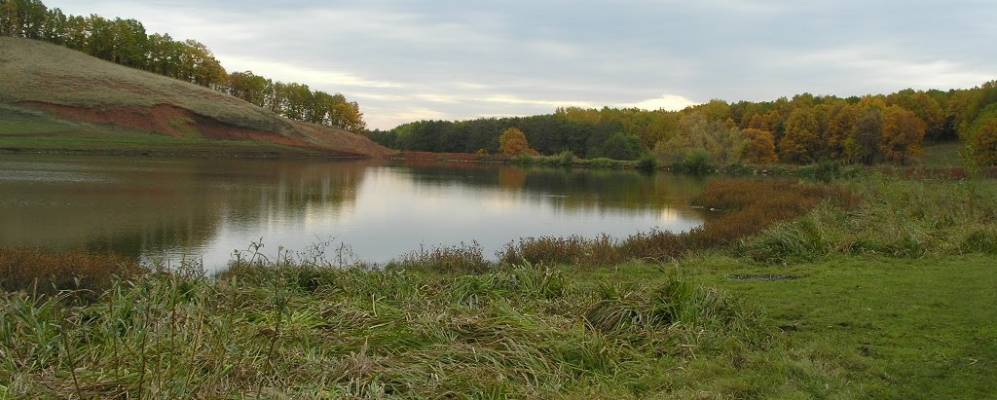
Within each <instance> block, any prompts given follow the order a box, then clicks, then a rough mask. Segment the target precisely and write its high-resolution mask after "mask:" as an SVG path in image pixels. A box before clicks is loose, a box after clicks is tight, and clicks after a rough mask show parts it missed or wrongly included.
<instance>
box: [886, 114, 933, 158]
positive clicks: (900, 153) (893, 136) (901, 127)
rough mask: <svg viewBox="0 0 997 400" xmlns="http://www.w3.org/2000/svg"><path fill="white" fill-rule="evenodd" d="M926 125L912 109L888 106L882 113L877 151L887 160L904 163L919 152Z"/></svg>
mask: <svg viewBox="0 0 997 400" xmlns="http://www.w3.org/2000/svg"><path fill="white" fill-rule="evenodd" d="M926 131H927V125H925V123H924V121H922V120H921V119H920V118H918V117H917V114H914V113H913V112H912V111H908V110H906V109H904V108H902V107H898V106H890V107H888V108H887V109H886V112H885V113H884V114H883V136H882V137H881V138H880V141H879V152H880V154H882V155H883V157H884V158H885V159H886V160H888V161H892V162H895V163H899V164H906V163H908V162H909V161H910V160H911V159H913V158H914V157H917V156H919V155H920V154H921V144H922V142H923V141H924V134H925V132H926Z"/></svg>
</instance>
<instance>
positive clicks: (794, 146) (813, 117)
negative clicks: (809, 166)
mask: <svg viewBox="0 0 997 400" xmlns="http://www.w3.org/2000/svg"><path fill="white" fill-rule="evenodd" d="M785 128H786V134H785V135H784V136H783V137H782V140H781V141H780V142H779V156H780V158H782V160H783V161H787V162H795V163H803V164H806V163H811V162H814V161H816V160H817V151H818V149H819V148H820V145H821V140H820V133H821V132H820V123H819V122H818V121H817V114H816V113H815V112H814V109H813V108H797V109H796V110H793V112H792V114H789V118H788V119H786V124H785Z"/></svg>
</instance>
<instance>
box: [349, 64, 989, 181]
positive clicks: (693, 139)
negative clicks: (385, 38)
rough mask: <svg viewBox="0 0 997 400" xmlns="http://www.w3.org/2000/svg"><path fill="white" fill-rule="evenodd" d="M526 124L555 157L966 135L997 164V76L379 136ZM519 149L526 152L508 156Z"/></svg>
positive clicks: (884, 149) (380, 136)
mask: <svg viewBox="0 0 997 400" xmlns="http://www.w3.org/2000/svg"><path fill="white" fill-rule="evenodd" d="M509 128H516V129H518V130H520V131H522V132H523V133H524V134H525V135H526V138H527V141H528V143H529V147H528V148H529V149H532V150H535V151H537V152H539V153H541V154H546V155H553V154H558V153H562V152H571V153H573V154H574V155H576V156H581V157H586V158H598V157H606V158H613V159H625V160H626V159H629V160H632V159H637V158H639V157H641V156H645V155H654V156H657V157H658V158H659V159H661V160H663V161H665V162H672V163H676V162H682V161H683V160H688V159H691V158H708V159H709V161H710V162H711V163H713V164H717V165H725V164H733V163H750V164H766V163H773V162H783V163H793V164H808V163H815V162H821V161H839V162H843V163H854V164H875V163H882V162H888V163H895V164H901V165H904V164H909V163H911V162H913V161H914V160H915V159H916V158H917V157H919V156H920V155H921V153H922V151H923V145H924V143H925V142H929V143H937V142H954V141H961V142H962V143H963V144H964V145H965V151H964V154H965V155H966V156H967V157H965V158H966V159H967V161H969V162H971V163H972V164H974V165H977V166H991V165H995V164H997V81H992V82H988V83H985V84H983V85H981V86H979V87H975V88H972V89H960V90H949V91H940V90H929V91H915V90H913V89H907V90H902V91H899V92H896V93H892V94H889V95H868V96H864V97H849V98H840V97H835V96H814V95H812V94H801V95H797V96H794V97H793V98H791V99H789V98H780V99H777V100H775V101H768V102H748V101H740V102H736V103H728V102H725V101H722V100H713V101H710V102H708V103H705V104H701V105H697V106H692V107H689V108H686V109H684V110H681V111H665V110H658V111H645V110H640V109H633V108H631V109H617V108H608V107H607V108H603V109H582V108H559V109H557V110H556V111H555V112H554V113H553V114H548V115H538V116H532V117H517V118H501V119H498V118H483V119H475V120H469V121H418V122H413V123H409V124H405V125H402V126H399V127H397V128H395V129H393V130H390V131H380V130H375V131H371V132H369V133H368V134H369V136H370V137H371V138H372V139H374V140H375V141H377V142H379V143H381V144H383V145H386V146H388V147H392V148H396V149H402V150H413V151H430V152H465V153H471V152H480V153H484V152H487V153H501V152H502V150H501V143H500V140H499V138H500V136H501V135H502V134H503V133H504V132H505V131H506V130H507V129H509ZM507 155H517V154H507Z"/></svg>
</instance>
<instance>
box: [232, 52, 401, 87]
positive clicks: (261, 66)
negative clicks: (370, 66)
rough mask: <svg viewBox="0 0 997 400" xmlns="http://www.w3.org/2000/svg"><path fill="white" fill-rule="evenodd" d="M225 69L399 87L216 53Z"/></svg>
mask: <svg viewBox="0 0 997 400" xmlns="http://www.w3.org/2000/svg"><path fill="white" fill-rule="evenodd" d="M218 59H219V60H220V61H221V62H222V64H223V65H224V66H225V68H226V69H228V70H230V71H247V70H249V71H253V72H255V73H257V74H261V75H264V76H266V77H268V78H271V79H276V80H279V81H284V82H299V83H305V84H308V85H310V86H316V85H333V86H357V87H366V88H401V87H403V86H404V85H402V84H400V83H397V82H390V81H378V80H369V79H365V78H362V77H359V76H357V75H354V74H351V73H348V72H337V71H332V70H328V69H310V68H303V67H299V66H296V65H291V64H287V63H282V62H276V61H265V60H262V59H256V58H244V57H238V56H226V55H218Z"/></svg>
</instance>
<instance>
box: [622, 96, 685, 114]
mask: <svg viewBox="0 0 997 400" xmlns="http://www.w3.org/2000/svg"><path fill="white" fill-rule="evenodd" d="M697 104H700V103H699V102H696V101H692V100H689V99H687V98H685V97H682V96H678V95H674V94H665V95H662V96H661V97H656V98H653V99H647V100H644V101H640V102H637V103H629V104H620V107H626V108H640V109H642V110H651V111H656V110H668V111H679V110H682V109H685V108H686V107H690V106H694V105H697Z"/></svg>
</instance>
